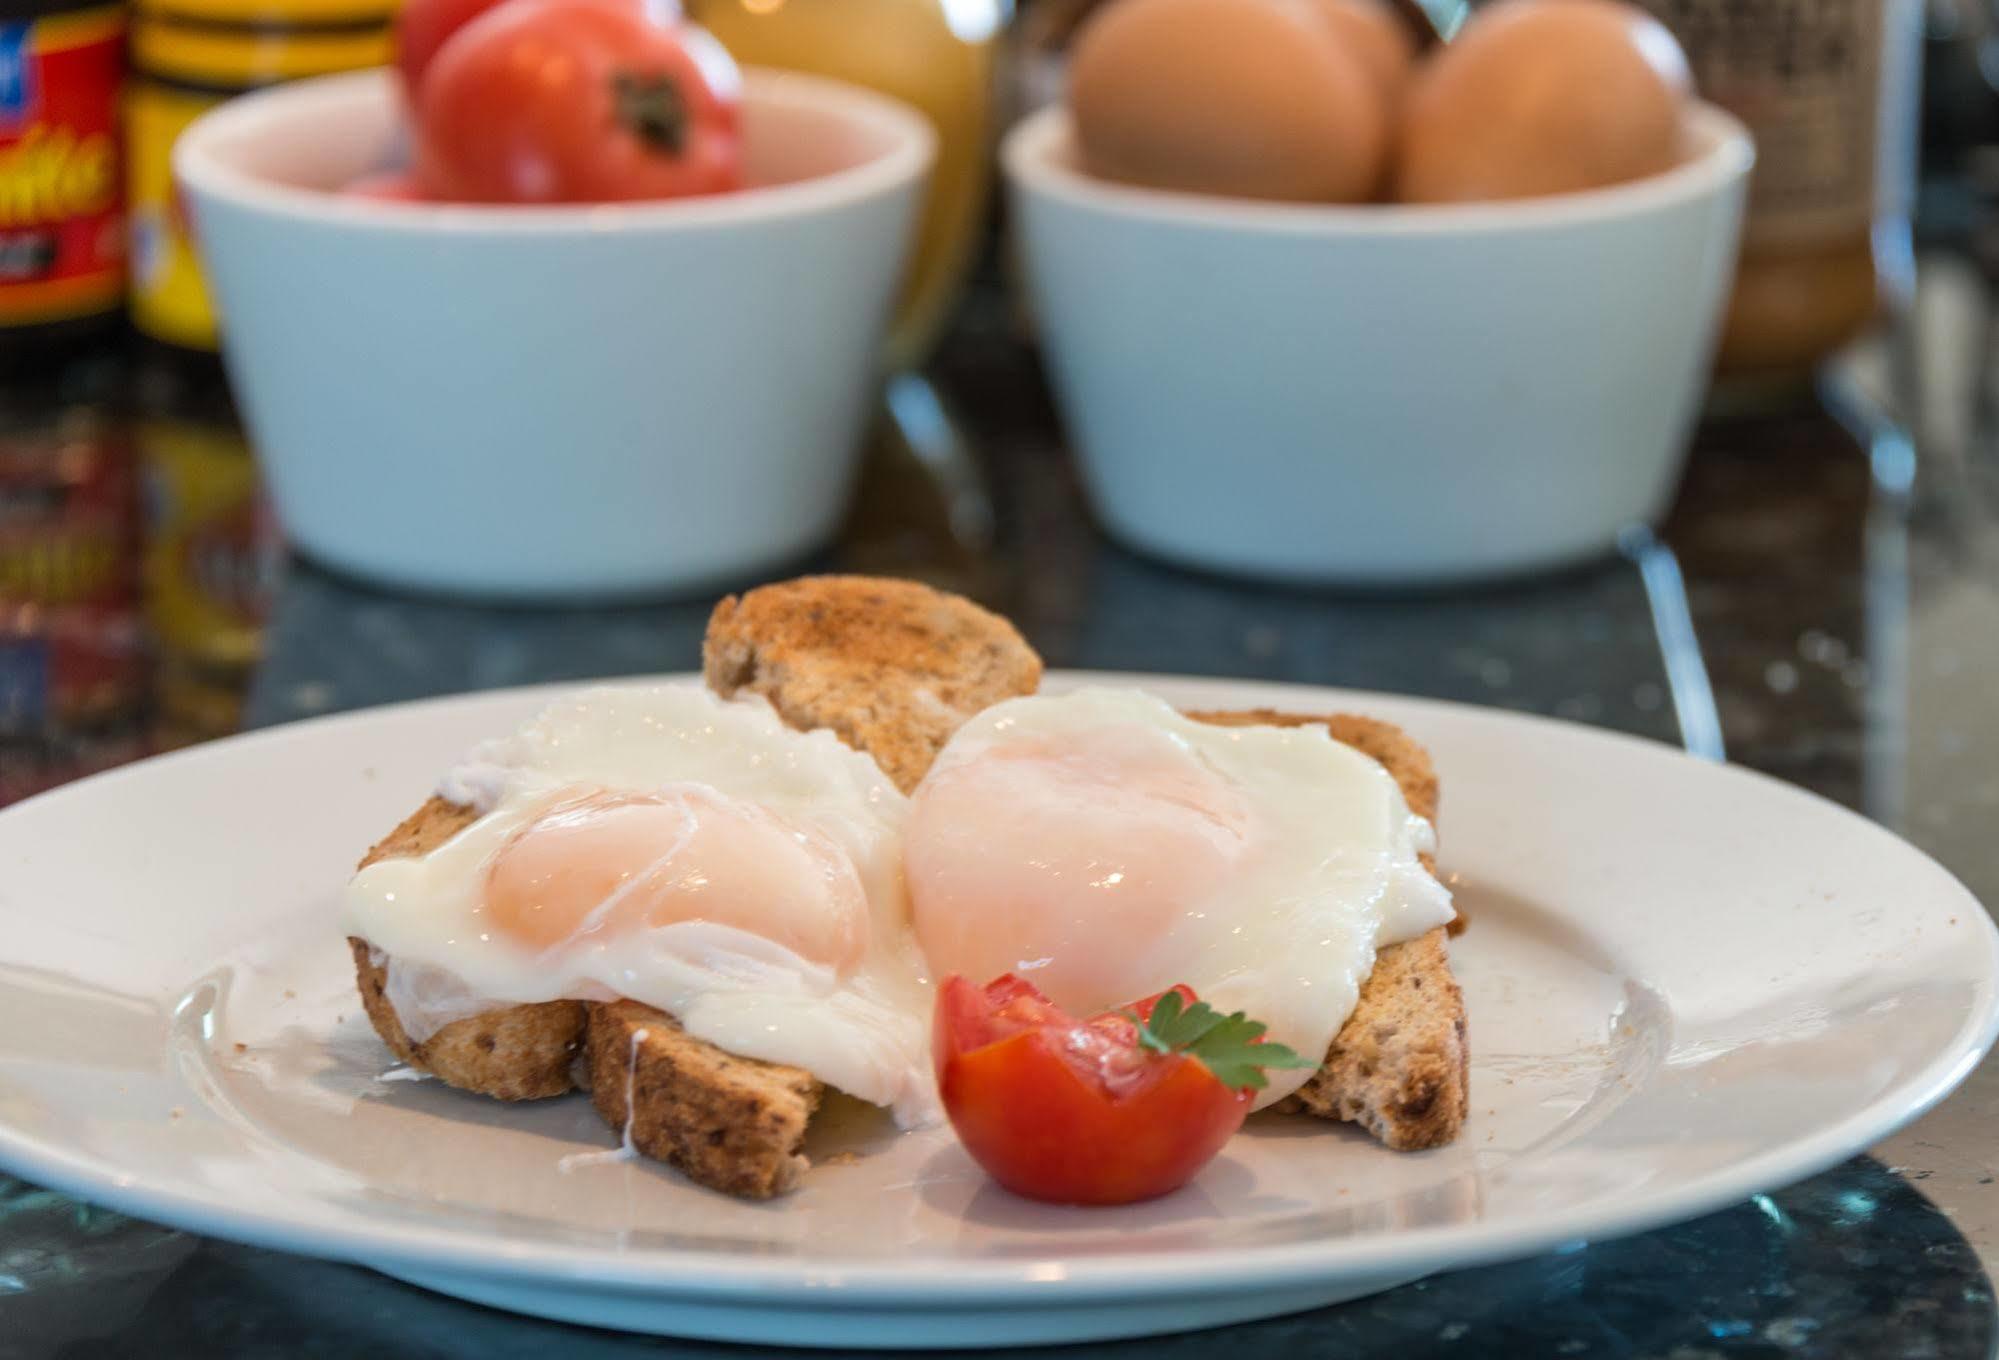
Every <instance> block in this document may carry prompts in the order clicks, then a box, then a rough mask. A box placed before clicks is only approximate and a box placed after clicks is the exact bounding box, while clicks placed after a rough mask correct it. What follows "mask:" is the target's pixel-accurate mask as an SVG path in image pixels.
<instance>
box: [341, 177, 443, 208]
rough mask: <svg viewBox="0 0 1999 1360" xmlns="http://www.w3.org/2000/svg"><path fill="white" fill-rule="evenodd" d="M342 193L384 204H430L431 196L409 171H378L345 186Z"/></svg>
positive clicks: (350, 196) (342, 187)
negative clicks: (375, 200)
mask: <svg viewBox="0 0 1999 1360" xmlns="http://www.w3.org/2000/svg"><path fill="white" fill-rule="evenodd" d="M340 192H341V193H342V194H345V195H346V196H348V197H349V198H372V199H377V200H379V201H381V202H383V203H428V202H429V201H430V195H429V194H427V193H425V192H424V188H423V185H422V184H421V183H420V182H418V180H417V177H416V176H415V175H412V174H411V173H410V172H409V171H407V170H378V171H376V172H375V173H374V174H372V175H363V176H361V178H359V179H357V180H354V181H353V182H351V183H349V184H344V185H342V186H341V188H340Z"/></svg>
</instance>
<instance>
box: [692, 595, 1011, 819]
mask: <svg viewBox="0 0 1999 1360" xmlns="http://www.w3.org/2000/svg"><path fill="white" fill-rule="evenodd" d="M701 654H702V670H703V673H704V674H705V675H706V677H707V680H708V684H709V687H710V688H712V689H713V690H714V691H715V692H716V693H717V694H720V695H722V696H723V697H724V698H727V697H729V696H731V695H734V694H737V693H739V692H741V691H744V690H748V691H749V692H751V693H754V694H761V695H763V696H764V697H765V698H767V699H769V700H770V701H771V703H772V705H773V706H774V707H775V708H776V709H777V711H778V713H779V715H780V716H782V717H783V718H784V720H785V721H786V722H788V723H790V724H791V725H792V726H793V727H797V728H800V729H803V730H807V731H810V730H812V729H814V728H821V727H823V728H827V729H829V730H831V731H832V732H833V733H834V734H836V735H837V736H838V737H839V738H840V739H841V740H842V741H844V742H846V743H847V745H849V746H851V747H853V748H854V749H855V750H857V751H866V752H867V753H868V754H869V755H872V756H873V757H874V758H875V761H876V763H877V764H879V765H880V766H881V767H882V770H883V772H884V773H885V774H887V775H888V777H889V778H890V779H892V780H894V781H895V784H896V786H897V787H898V788H900V789H901V790H902V791H903V792H904V793H907V792H909V791H910V790H911V789H913V788H915V787H916V785H917V782H918V781H919V780H921V779H922V778H923V775H924V772H925V771H927V770H928V769H929V768H930V762H931V761H932V760H934V759H935V758H936V756H937V752H938V750H939V749H941V748H942V747H943V745H944V743H945V742H946V741H948V740H949V739H950V737H951V734H952V733H953V732H956V731H957V730H958V728H959V727H960V726H961V725H962V724H963V723H964V721H965V720H966V719H967V718H969V717H971V716H972V715H973V714H975V713H977V712H979V711H980V710H981V709H984V708H988V707H990V706H991V705H993V704H995V703H998V702H999V701H1000V700H1002V699H1008V698H1013V697H1014V696H1016V695H1022V694H1032V693H1033V692H1034V690H1035V688H1036V686H1038V685H1039V684H1040V683H1041V658H1040V657H1039V656H1037V655H1035V653H1034V650H1033V649H1032V648H1031V647H1029V646H1028V645H1027V643H1026V642H1025V641H1023V640H1022V639H1021V636H1020V634H1019V632H1018V631H1016V630H1015V628H1014V626H1013V625H1012V624H1011V623H1008V622H1007V621H1006V620H1005V619H1003V618H1001V617H1000V616H999V615H997V614H994V613H991V612H989V611H987V610H984V609H981V608H979V606H977V605H975V604H973V603H972V602H971V601H970V600H966V599H963V598H961V597H959V596H956V595H947V594H945V593H944V592H943V591H940V590H933V589H931V588H930V587H929V586H926V585H920V584H918V583H917V582H914V581H895V580H887V579H882V578H877V577H871V576H807V577H801V578H799V579H798V580H795V581H783V582H779V583H778V584H776V585H769V586H762V587H759V588H758V589H756V590H752V591H750V592H749V593H748V594H745V595H741V596H735V595H731V596H729V597H727V598H726V599H724V600H723V601H722V602H721V603H720V604H718V605H716V606H715V612H714V613H713V614H712V615H711V616H710V617H709V620H708V636H707V640H706V642H705V643H704V644H703V646H702V649H701Z"/></svg>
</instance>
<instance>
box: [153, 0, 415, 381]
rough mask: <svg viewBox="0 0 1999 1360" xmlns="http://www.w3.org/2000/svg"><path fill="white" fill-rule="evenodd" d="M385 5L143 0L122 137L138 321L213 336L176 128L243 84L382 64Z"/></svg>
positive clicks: (182, 344) (175, 334)
mask: <svg viewBox="0 0 1999 1360" xmlns="http://www.w3.org/2000/svg"><path fill="white" fill-rule="evenodd" d="M393 15H394V8H393V0H139V3H138V5H137V13H136V17H135V19H134V21H133V27H132V81H131V84H130V87H129V89H128V90H127V92H126V96H125V141H126V159H127V170H128V175H129V181H128V193H129V197H130V200H131V212H132V234H133V258H132V285H131V308H132V323H133V324H134V325H135V326H137V327H138V328H139V330H140V331H142V332H144V333H145V334H146V335H147V336H149V337H150V338H152V339H154V340H157V341H162V342H164V343H166V344H168V345H172V346H176V347H179V348H182V349H187V350H192V351H196V352H213V351H214V349H215V348H216V333H215V312H214V309H213V308H212V307H211V305H210V303H209V299H208V288H207V285H206V284H205V283H204V282H203V280H202V277H201V265H200V262H199V261H198V260H197V259H196V257H195V251H194V243H193V240H192V238H191V237H190V235H189V233H188V227H187V222H186V219H185V217H184V215H183V214H184V209H183V207H182V205H181V202H180V198H179V195H178V194H176V193H175V192H174V183H173V147H174V142H175V141H176V140H177V139H178V138H179V137H180V134H181V133H182V131H184V130H185V129H186V127H187V126H188V124H190V123H192V122H193V121H194V120H195V119H196V118H199V117H200V116H201V115H202V114H204V113H206V112H208V110H210V109H212V108H214V107H215V106H216V105H217V104H220V103H221V102H223V101H224V100H226V99H229V98H231V97H232V96H235V95H238V94H243V93H245V92H247V91H250V90H257V89H262V88H263V87H265V86H267V85H275V84H278V83H279V82H282V81H287V80H298V79H301V78H303V77H306V76H318V75H331V74H333V73H335V72H338V71H353V70H359V69H361V68H362V67H367V66H380V65H383V64H384V63H386V62H387V61H388V60H389V58H390V56H391V55H392V54H393V46H392V40H391V36H390V32H389V25H390V22H391V19H392V18H393Z"/></svg>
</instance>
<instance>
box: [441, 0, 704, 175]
mask: <svg viewBox="0 0 1999 1360" xmlns="http://www.w3.org/2000/svg"><path fill="white" fill-rule="evenodd" d="M740 85H741V77H740V76H739V74H738V73H737V70H736V66H735V63H734V62H733V61H731V60H730V59H729V55H728V53H726V52H725V51H723V50H722V47H721V45H720V44H719V43H717V42H716V41H715V40H714V39H713V38H710V37H709V36H708V35H707V34H706V33H704V32H702V31H701V30H700V29H698V28H694V27H692V26H690V25H683V24H675V23H672V22H664V23H663V22H661V21H660V19H659V18H658V17H657V16H655V15H652V14H650V13H648V12H647V11H646V10H644V9H642V8H640V7H638V6H636V5H629V4H622V3H613V2H612V0H507V2H506V3H504V4H502V5H500V6H499V7H498V8H496V9H494V10H492V11H491V12H489V13H486V14H482V15H480V16H479V17H478V18H477V19H475V20H473V21H472V22H471V23H469V24H467V25H466V26H465V27H464V29H463V30H461V31H460V32H459V33H458V35H457V36H456V37H454V38H453V39H452V40H451V41H450V42H448V43H447V44H445V46H444V47H443V48H442V49H441V50H440V51H439V52H438V54H437V60H436V61H435V62H434V63H433V64H432V65H431V67H430V69H429V71H428V72H427V73H426V74H425V76H424V84H423V89H422V91H421V92H420V94H419V96H418V103H417V144H418V157H419V162H420V164H421V166H422V170H423V179H424V182H425V183H426V184H429V185H430V186H431V187H432V189H433V190H434V191H435V192H436V193H437V195H438V196H439V197H441V198H446V199H453V200H459V201H464V202H474V203H609V202H620V201H628V200H635V199H658V198H678V197H681V196H683V195H688V194H711V193H717V192H719V191H721V190H725V189H733V188H736V187H738V186H739V185H740V184H741V182H742V169H741V163H742V154H741V153H742V147H741V136H740V133H739V125H740V119H739V117H738V111H737V100H738V95H739V87H740Z"/></svg>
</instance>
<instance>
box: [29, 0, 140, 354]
mask: <svg viewBox="0 0 1999 1360" xmlns="http://www.w3.org/2000/svg"><path fill="white" fill-rule="evenodd" d="M124 69H125V14H124V11H123V9H121V8H120V7H119V6H117V5H107V4H103V3H92V0H0V370H4V371H8V372H12V371H14V370H17V369H19V368H21V367H23V366H25V365H28V364H31V363H36V362H48V361H53V360H55V359H57V358H60V357H68V356H71V355H74V354H79V353H81V352H83V351H86V350H88V349H90V348H92V347H93V346H95V345H96V344H98V343H99V342H101V341H103V340H105V339H106V338H108V337H110V336H111V335H113V334H114V333H115V331H116V328H117V325H118V322H119V310H120V307H121V305H122V303H123V300H124V291H125V201H124V200H125V195H124V185H123V183H122V174H121V172H120V169H119V164H118V90H119V84H120V82H121V81H122V80H123V78H124ZM58 350H60V351H62V354H61V355H60V356H59V355H57V353H56V351H58Z"/></svg>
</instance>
